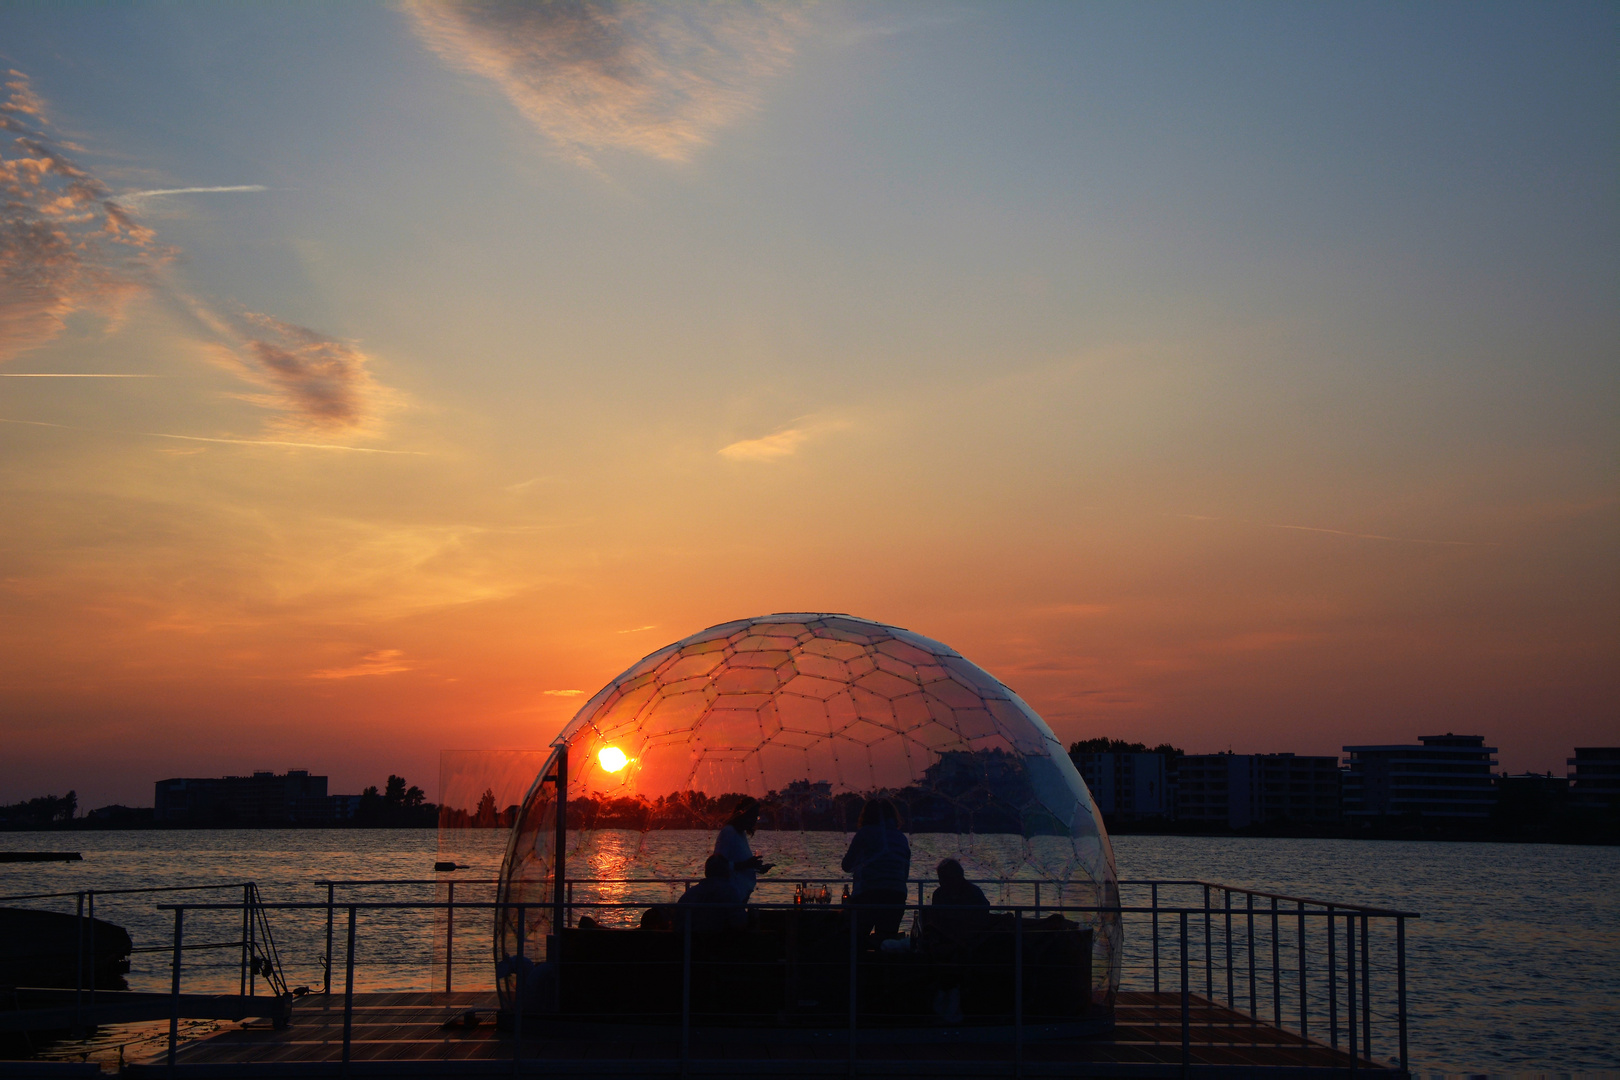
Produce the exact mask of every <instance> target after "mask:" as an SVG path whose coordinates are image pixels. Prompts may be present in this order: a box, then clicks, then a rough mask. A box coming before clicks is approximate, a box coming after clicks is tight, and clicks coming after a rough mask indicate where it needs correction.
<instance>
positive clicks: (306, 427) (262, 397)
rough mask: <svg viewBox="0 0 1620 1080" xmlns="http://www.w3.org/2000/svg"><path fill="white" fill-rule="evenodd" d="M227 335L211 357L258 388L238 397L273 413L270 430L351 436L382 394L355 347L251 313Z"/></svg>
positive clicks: (370, 414)
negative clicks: (275, 418) (347, 433)
mask: <svg viewBox="0 0 1620 1080" xmlns="http://www.w3.org/2000/svg"><path fill="white" fill-rule="evenodd" d="M215 321H216V324H217V323H219V322H220V320H215ZM220 329H224V327H220ZM230 331H231V334H232V337H233V338H234V340H230V341H228V342H227V341H221V342H217V343H215V344H214V345H213V347H212V350H211V351H212V353H213V356H214V358H215V359H216V360H217V361H218V362H219V363H220V364H221V365H222V366H224V367H226V368H228V369H230V370H232V371H234V372H235V373H236V374H238V375H239V376H241V377H242V379H243V380H245V381H246V382H249V383H251V384H253V385H255V386H258V387H260V392H258V393H252V394H243V395H241V396H242V397H243V398H244V399H245V400H248V401H251V402H253V403H254V404H256V405H261V406H264V407H265V408H269V409H274V410H277V411H278V412H279V413H280V414H281V416H280V418H279V419H278V421H277V422H276V425H275V426H278V427H281V428H283V429H286V430H291V431H316V432H330V431H354V430H357V429H361V428H363V427H364V426H365V425H366V424H367V422H368V421H370V420H372V419H373V418H375V416H376V415H377V412H378V407H379V405H380V404H381V398H382V397H383V394H382V389H381V387H379V386H378V384H377V382H376V380H375V379H373V378H372V376H371V373H370V372H369V371H368V370H367V369H366V363H367V357H366V355H365V353H363V352H361V351H360V350H359V348H357V347H356V346H355V345H353V344H351V343H349V342H345V341H339V340H337V339H336V338H331V337H327V336H326V335H324V334H321V333H318V332H317V331H314V330H311V329H309V328H308V327H304V326H295V325H294V324H292V323H287V322H282V321H281V320H280V319H275V318H272V317H270V316H269V315H260V314H256V313H253V312H249V313H246V314H244V315H243V316H242V318H241V319H240V320H238V321H237V323H236V324H235V325H234V326H232V327H231V328H230ZM222 336H224V335H223V334H222Z"/></svg>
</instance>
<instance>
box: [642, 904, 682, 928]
mask: <svg viewBox="0 0 1620 1080" xmlns="http://www.w3.org/2000/svg"><path fill="white" fill-rule="evenodd" d="M641 928H642V929H643V930H673V929H675V919H674V916H672V915H670V913H669V905H668V904H654V905H653V906H652V907H650V908H648V909H647V910H646V911H643V912H642V913H641Z"/></svg>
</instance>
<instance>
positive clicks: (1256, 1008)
mask: <svg viewBox="0 0 1620 1080" xmlns="http://www.w3.org/2000/svg"><path fill="white" fill-rule="evenodd" d="M1243 895H1244V898H1245V906H1246V907H1247V908H1248V912H1249V914H1248V920H1249V1023H1251V1024H1253V1023H1255V1022H1257V1021H1258V1020H1259V1019H1260V1004H1259V998H1258V997H1257V996H1256V990H1255V986H1254V893H1252V892H1245V893H1244V894H1243Z"/></svg>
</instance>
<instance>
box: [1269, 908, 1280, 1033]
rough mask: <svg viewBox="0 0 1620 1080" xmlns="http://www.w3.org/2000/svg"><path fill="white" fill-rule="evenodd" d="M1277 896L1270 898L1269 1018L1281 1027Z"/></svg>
mask: <svg viewBox="0 0 1620 1080" xmlns="http://www.w3.org/2000/svg"><path fill="white" fill-rule="evenodd" d="M1277 937H1278V930H1277V898H1276V897H1275V896H1273V897H1272V898H1271V1019H1272V1022H1273V1023H1275V1024H1276V1025H1277V1026H1278V1027H1282V943H1281V942H1280V941H1278V940H1277Z"/></svg>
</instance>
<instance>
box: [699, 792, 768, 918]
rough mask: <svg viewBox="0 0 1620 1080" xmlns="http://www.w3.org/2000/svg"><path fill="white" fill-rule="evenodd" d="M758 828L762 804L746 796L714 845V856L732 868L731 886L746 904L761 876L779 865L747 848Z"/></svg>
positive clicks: (732, 813)
mask: <svg viewBox="0 0 1620 1080" xmlns="http://www.w3.org/2000/svg"><path fill="white" fill-rule="evenodd" d="M758 827H759V800H758V799H756V798H754V797H753V796H750V795H744V796H743V798H742V801H741V802H739V803H738V804H737V806H736V808H735V809H733V810H732V811H731V817H730V818H729V819H727V821H726V824H725V827H724V828H722V829H721V830H720V835H719V836H717V837H716V838H715V841H714V853H715V854H716V855H719V856H721V857H723V858H724V859H725V860H726V862H727V863H728V864H729V865H730V867H731V884H732V885H733V886H734V887H735V888H736V890H737V894H738V895H739V896H741V897H742V902H743V903H745V904H746V903H748V898H749V897H750V896H752V895H753V893H754V886H755V884H757V882H758V879H759V875H760V874H763V873H765V872H766V871H768V870H770V868H771V867H773V866H775V865H776V864H775V863H768V862H765V861H764V860H762V859H761V858H760V857H759V856H758V855H755V854H754V853H753V851H752V850H751V849H750V848H749V846H748V838H749V837H750V836H753V835H754V830H755V829H757V828H758Z"/></svg>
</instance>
